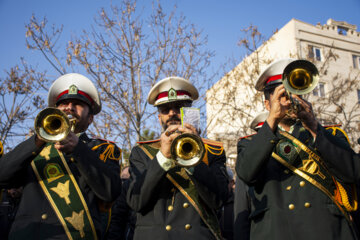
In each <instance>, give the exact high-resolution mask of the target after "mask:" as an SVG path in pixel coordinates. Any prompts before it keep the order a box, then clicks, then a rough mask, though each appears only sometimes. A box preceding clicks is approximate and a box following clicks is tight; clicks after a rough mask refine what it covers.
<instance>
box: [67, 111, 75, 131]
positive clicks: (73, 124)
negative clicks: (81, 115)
mask: <svg viewBox="0 0 360 240" xmlns="http://www.w3.org/2000/svg"><path fill="white" fill-rule="evenodd" d="M68 118H69V121H70V126H71V127H70V131H71V132H74V131H75V125H76V118H74V117H73V116H72V115H68Z"/></svg>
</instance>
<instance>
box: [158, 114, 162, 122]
mask: <svg viewBox="0 0 360 240" xmlns="http://www.w3.org/2000/svg"><path fill="white" fill-rule="evenodd" d="M158 119H159V123H160V125H161V124H162V123H161V116H160V113H158Z"/></svg>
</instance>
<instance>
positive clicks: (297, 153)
mask: <svg viewBox="0 0 360 240" xmlns="http://www.w3.org/2000/svg"><path fill="white" fill-rule="evenodd" d="M303 63H304V61H303V62H302V61H296V60H295V59H281V60H278V61H275V62H273V63H272V64H270V65H269V66H268V67H267V68H266V69H265V70H264V71H263V72H262V73H261V74H260V76H259V78H258V80H257V83H256V89H257V90H259V91H264V95H265V101H264V103H265V107H266V109H267V110H268V112H269V115H268V117H267V118H266V121H265V123H264V124H263V125H262V127H261V128H260V129H259V131H258V133H257V134H256V135H254V136H253V137H252V139H251V140H250V141H244V142H242V143H241V144H240V145H238V148H239V149H238V152H239V154H238V157H237V163H236V172H237V174H238V176H239V177H240V178H241V179H242V180H243V181H244V182H245V183H246V184H248V185H249V190H248V193H249V195H250V199H251V213H250V216H249V219H250V225H251V227H250V239H277V240H282V239H284V240H285V239H286V240H289V239H309V240H315V239H327V240H331V239H333V240H338V239H344V240H345V239H358V238H357V234H356V229H355V227H354V224H353V219H352V217H351V215H350V213H351V212H352V211H355V210H356V208H357V200H356V199H354V194H353V193H354V192H352V190H354V189H355V186H354V183H355V181H356V178H355V177H354V174H353V173H352V169H351V168H348V166H352V165H351V164H349V165H347V166H344V164H342V161H340V159H338V158H336V157H335V155H334V154H333V155H328V154H326V151H328V150H327V149H330V148H331V145H330V144H327V147H324V146H323V145H324V144H326V142H328V141H327V140H326V139H327V137H326V136H327V135H329V134H331V133H329V132H328V131H327V130H326V129H325V128H324V127H323V126H321V125H320V123H319V122H318V121H317V120H316V118H315V116H314V113H313V111H312V106H311V104H310V103H309V102H307V101H306V100H304V99H302V98H300V97H299V96H296V95H294V94H292V97H293V98H294V99H296V100H297V102H298V104H299V106H298V109H299V110H298V111H296V110H292V111H289V109H290V107H293V104H294V103H292V102H291V101H290V99H289V97H288V95H287V93H286V89H285V88H284V85H283V82H282V78H283V77H284V76H283V73H284V69H285V68H286V67H287V66H289V64H292V65H293V64H298V66H299V68H300V66H304V65H303ZM292 109H293V108H292ZM332 140H333V141H334V142H333V144H335V145H337V146H345V145H348V143H346V142H345V141H343V140H342V139H341V138H339V137H333V138H332ZM319 146H321V148H319ZM235 228H236V226H235Z"/></svg>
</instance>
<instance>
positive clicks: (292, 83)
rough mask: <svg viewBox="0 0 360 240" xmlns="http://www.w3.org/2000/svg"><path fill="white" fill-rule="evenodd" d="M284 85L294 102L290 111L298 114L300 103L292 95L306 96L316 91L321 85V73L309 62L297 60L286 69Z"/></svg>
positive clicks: (283, 78) (283, 77)
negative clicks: (318, 85)
mask: <svg viewBox="0 0 360 240" xmlns="http://www.w3.org/2000/svg"><path fill="white" fill-rule="evenodd" d="M282 83H283V85H284V87H285V89H286V92H287V95H288V96H289V99H290V101H291V102H292V104H291V109H290V111H294V112H297V111H298V110H299V103H298V101H297V100H296V99H293V98H292V97H291V94H296V95H304V94H307V93H309V92H311V91H312V90H314V88H315V87H316V85H317V84H318V83H319V71H318V70H317V68H316V66H315V65H314V64H313V63H311V62H309V61H307V60H296V61H293V62H291V63H290V64H288V65H287V66H286V68H285V69H284V72H283V74H282Z"/></svg>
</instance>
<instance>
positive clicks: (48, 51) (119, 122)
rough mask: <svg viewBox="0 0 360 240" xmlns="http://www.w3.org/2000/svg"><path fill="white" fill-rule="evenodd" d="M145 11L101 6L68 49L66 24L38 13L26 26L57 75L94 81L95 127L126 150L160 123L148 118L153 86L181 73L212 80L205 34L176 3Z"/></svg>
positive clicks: (32, 45)
mask: <svg viewBox="0 0 360 240" xmlns="http://www.w3.org/2000/svg"><path fill="white" fill-rule="evenodd" d="M145 12H146V11H144V9H141V8H140V7H138V5H137V2H136V0H123V1H122V2H121V3H120V4H119V6H114V5H112V6H111V7H110V10H109V11H106V10H105V9H101V10H100V11H99V15H98V16H97V17H96V18H95V22H94V24H93V25H92V28H91V29H90V30H84V31H83V32H82V34H81V36H73V37H72V39H71V40H70V41H68V44H67V46H66V50H63V49H62V48H60V46H58V45H59V44H58V42H59V39H62V37H61V33H62V32H63V27H56V26H54V25H53V26H49V24H48V22H47V20H46V18H44V19H43V20H42V21H39V20H37V19H36V18H35V17H33V18H32V19H31V20H30V23H29V24H27V25H26V27H27V37H28V38H27V45H28V47H29V49H32V50H37V51H40V52H41V53H42V55H43V56H44V58H45V60H46V61H47V62H49V63H50V64H51V66H52V67H53V68H54V70H55V71H56V72H57V73H58V74H64V73H66V72H69V71H74V70H76V71H79V70H80V71H84V72H85V75H87V76H89V77H90V79H92V80H94V81H95V82H96V85H97V87H98V89H99V91H100V96H101V98H102V101H103V111H102V113H101V114H100V116H97V118H96V122H95V123H94V124H93V127H92V129H91V131H92V132H93V133H94V135H97V136H101V137H105V138H108V139H111V140H114V141H116V142H118V143H120V145H121V146H122V147H124V148H128V149H130V148H131V147H132V145H133V144H134V143H135V141H137V140H139V139H140V136H141V132H142V131H143V129H145V128H151V129H153V128H154V126H157V125H159V124H153V121H152V122H150V121H149V119H151V120H154V118H152V117H153V116H154V113H155V109H154V108H152V107H149V106H148V105H147V102H146V98H147V94H148V92H149V90H150V88H151V87H152V86H153V85H154V84H155V83H156V82H157V81H158V80H160V79H162V78H164V77H168V76H172V75H177V76H181V77H184V78H187V79H189V80H190V81H192V82H193V83H194V84H195V85H196V86H197V87H198V88H199V89H200V92H201V93H204V92H205V90H204V89H205V87H207V86H208V85H207V84H208V79H209V78H208V76H207V75H206V71H205V69H206V68H207V67H208V66H209V64H210V60H211V58H212V57H213V55H214V54H213V52H212V51H209V50H207V49H206V44H207V37H206V36H203V34H202V32H201V31H199V30H197V28H196V27H195V26H194V25H193V24H190V23H188V22H187V20H186V18H185V17H184V16H183V15H181V14H177V13H176V7H174V9H173V11H171V12H170V13H166V12H164V11H163V9H162V7H161V4H160V3H159V2H156V3H154V4H153V8H152V13H151V14H149V15H148V16H146V14H145ZM51 80H53V79H51ZM49 81H50V78H49ZM44 88H46V85H45V84H44ZM159 129H160V128H158V129H157V130H159Z"/></svg>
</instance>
